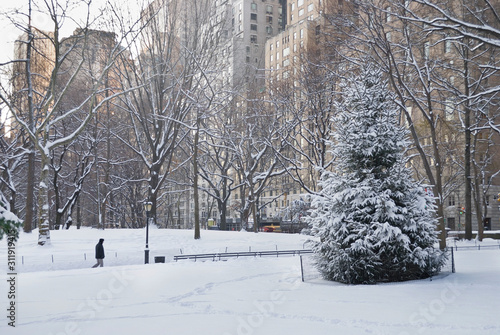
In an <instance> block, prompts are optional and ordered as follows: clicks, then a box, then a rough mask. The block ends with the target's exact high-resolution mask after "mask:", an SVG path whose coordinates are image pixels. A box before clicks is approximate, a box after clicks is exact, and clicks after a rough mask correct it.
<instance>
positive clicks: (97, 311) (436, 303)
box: [0, 228, 500, 335]
mask: <svg viewBox="0 0 500 335" xmlns="http://www.w3.org/2000/svg"><path fill="white" fill-rule="evenodd" d="M51 233H52V234H51V236H52V244H51V245H50V246H44V247H39V246H36V241H37V233H36V232H34V233H32V234H24V233H21V237H20V240H19V241H18V242H17V244H16V246H15V252H16V255H17V261H16V267H15V272H14V273H16V275H8V273H10V272H11V271H9V269H8V268H7V256H6V254H7V243H6V240H5V238H4V240H2V241H1V242H0V253H1V254H2V255H3V256H2V259H3V261H2V266H1V268H2V275H1V276H0V277H1V281H0V309H1V310H2V311H3V312H2V313H3V314H2V316H1V317H0V319H1V320H2V321H1V323H0V334H2V335H4V334H26V335H31V334H36V335H62V334H68V335H69V334H92V335H99V334H106V335H108V334H121V335H128V334H130V335H132V334H133V335H136V334H154V335H156V334H175V335H183V334H186V335H191V334H199V335H210V334H214V335H215V334H217V335H229V334H231V335H232V334H245V335H248V334H265V335H268V334H269V335H271V334H272V335H279V334H286V335H295V334H297V335H302V334H315V335H316V334H397V335H408V334H440V335H442V334H453V335H470V334H475V335H477V334H492V335H493V334H496V335H497V334H500V314H499V311H500V248H498V249H484V248H483V249H482V250H458V251H457V252H455V260H456V270H457V272H456V273H455V274H449V273H446V274H443V275H440V276H438V277H436V278H434V279H433V280H432V281H431V280H421V281H411V282H404V283H392V284H378V285H371V286H367V285H359V286H350V285H341V284H336V283H330V282H325V281H322V280H313V281H308V282H305V283H303V282H302V281H301V274H300V258H299V257H297V256H295V257H293V256H285V257H279V258H277V257H263V258H239V259H229V260H227V261H216V262H212V261H204V262H202V261H197V262H194V261H179V262H173V261H172V257H173V255H176V254H180V253H181V252H182V253H184V254H189V253H201V252H225V251H228V252H234V251H249V250H252V251H259V250H276V249H278V250H286V249H302V248H303V247H304V242H305V241H306V239H307V237H306V236H302V235H288V234H277V233H258V234H255V233H247V232H220V231H202V239H201V240H197V241H195V240H194V239H193V232H192V231H185V230H155V229H151V230H150V234H149V246H150V249H151V256H150V258H151V262H152V263H153V262H154V257H155V256H160V255H161V256H166V258H167V263H165V264H161V263H159V264H149V265H144V264H142V263H143V262H144V245H145V231H144V230H106V231H99V230H95V229H82V230H76V229H74V228H72V229H70V230H68V231H52V232H51ZM100 237H103V238H104V239H105V242H104V247H105V250H106V258H105V260H104V268H96V269H92V268H91V266H92V265H93V264H94V263H95V260H94V246H95V244H96V243H97V241H98V239H99V238H100ZM460 244H461V243H459V245H460ZM462 244H464V243H462ZM486 244H495V245H498V242H497V241H492V240H486V241H484V242H483V245H486ZM11 277H14V278H15V284H16V285H15V286H14V287H13V288H12V287H11V286H10V283H11V282H9V281H8V280H9V279H10V278H11ZM9 291H11V292H14V293H15V298H13V297H11V296H9ZM11 303H15V318H14V320H15V326H16V327H15V328H12V327H10V326H9V322H12V321H11V320H9V318H7V316H8V315H9V313H10V312H9V311H8V309H9V308H10V304H11Z"/></svg>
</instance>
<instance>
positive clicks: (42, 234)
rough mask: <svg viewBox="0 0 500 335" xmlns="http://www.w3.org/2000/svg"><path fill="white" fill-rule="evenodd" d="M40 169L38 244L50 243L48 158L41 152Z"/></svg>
mask: <svg viewBox="0 0 500 335" xmlns="http://www.w3.org/2000/svg"><path fill="white" fill-rule="evenodd" d="M40 159H41V163H42V164H41V166H42V171H41V172H40V188H39V190H38V244H39V245H45V244H50V226H49V158H48V157H47V156H46V155H44V154H42V155H41V157H40Z"/></svg>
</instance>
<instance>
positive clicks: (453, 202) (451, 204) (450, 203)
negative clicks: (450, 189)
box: [448, 195, 455, 206]
mask: <svg viewBox="0 0 500 335" xmlns="http://www.w3.org/2000/svg"><path fill="white" fill-rule="evenodd" d="M448 206H455V196H454V195H450V197H449V198H448Z"/></svg>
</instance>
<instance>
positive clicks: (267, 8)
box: [266, 6, 273, 15]
mask: <svg viewBox="0 0 500 335" xmlns="http://www.w3.org/2000/svg"><path fill="white" fill-rule="evenodd" d="M266 14H271V15H272V14H273V6H267V7H266Z"/></svg>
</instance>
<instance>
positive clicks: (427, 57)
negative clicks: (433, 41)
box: [424, 42, 430, 59]
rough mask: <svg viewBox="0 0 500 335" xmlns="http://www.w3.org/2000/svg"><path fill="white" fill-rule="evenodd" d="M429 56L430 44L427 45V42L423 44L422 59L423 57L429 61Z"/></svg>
mask: <svg viewBox="0 0 500 335" xmlns="http://www.w3.org/2000/svg"><path fill="white" fill-rule="evenodd" d="M429 55H430V44H429V42H425V43H424V57H425V59H429Z"/></svg>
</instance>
